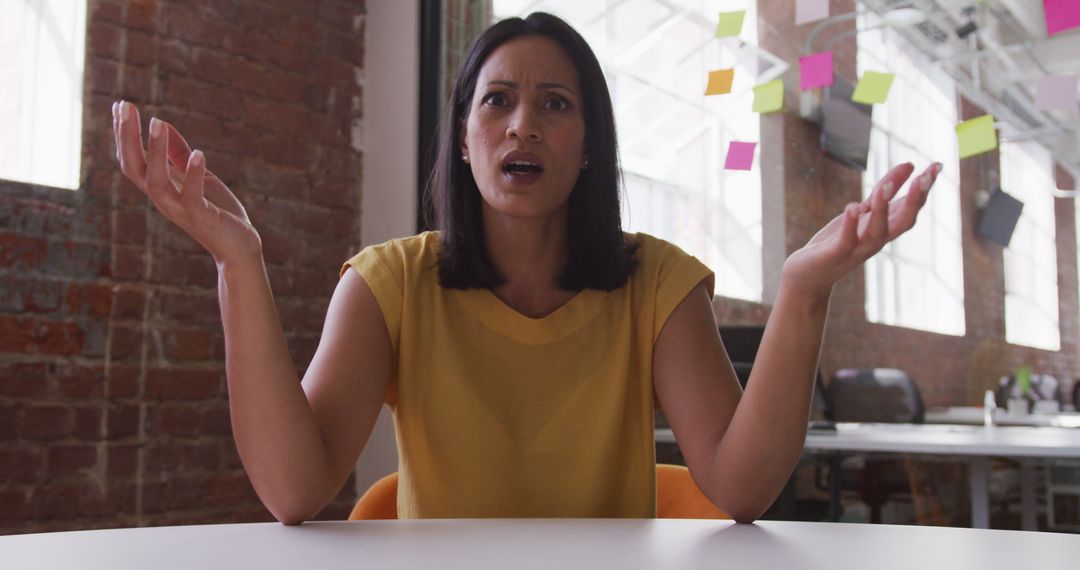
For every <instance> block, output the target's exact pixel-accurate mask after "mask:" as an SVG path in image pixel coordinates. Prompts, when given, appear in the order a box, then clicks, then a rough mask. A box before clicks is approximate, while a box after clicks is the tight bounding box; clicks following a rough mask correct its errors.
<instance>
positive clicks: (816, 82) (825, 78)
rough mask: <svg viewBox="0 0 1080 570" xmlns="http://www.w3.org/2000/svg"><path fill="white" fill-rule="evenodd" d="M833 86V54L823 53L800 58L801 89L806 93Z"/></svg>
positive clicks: (829, 52)
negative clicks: (814, 89) (817, 88)
mask: <svg viewBox="0 0 1080 570" xmlns="http://www.w3.org/2000/svg"><path fill="white" fill-rule="evenodd" d="M832 84H833V61H832V52H831V51H823V52H821V53H815V54H811V55H806V56H803V57H800V58H799V89H802V90H803V91H806V90H807V89H813V88H815V87H825V86H827V85H832Z"/></svg>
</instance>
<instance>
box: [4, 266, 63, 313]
mask: <svg viewBox="0 0 1080 570" xmlns="http://www.w3.org/2000/svg"><path fill="white" fill-rule="evenodd" d="M3 281H4V287H3V288H2V289H0V312H5V313H38V314H48V313H53V312H56V311H57V310H58V309H59V308H60V301H61V299H62V298H63V293H64V287H65V285H64V283H62V282H61V281H60V280H57V279H43V278H39V277H24V276H21V275H17V274H16V275H6V276H4V277H3Z"/></svg>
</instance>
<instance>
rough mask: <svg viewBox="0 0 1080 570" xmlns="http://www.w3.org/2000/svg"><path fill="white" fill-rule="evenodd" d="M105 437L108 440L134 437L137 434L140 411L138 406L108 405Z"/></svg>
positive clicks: (140, 416)
mask: <svg viewBox="0 0 1080 570" xmlns="http://www.w3.org/2000/svg"><path fill="white" fill-rule="evenodd" d="M106 418H107V419H106V422H107V423H106V434H105V435H106V437H107V438H108V439H109V440H117V439H123V438H126V437H134V436H136V435H138V433H139V422H140V421H141V419H142V411H141V408H140V406H139V405H138V404H115V403H114V404H110V405H109V409H108V412H107V414H106Z"/></svg>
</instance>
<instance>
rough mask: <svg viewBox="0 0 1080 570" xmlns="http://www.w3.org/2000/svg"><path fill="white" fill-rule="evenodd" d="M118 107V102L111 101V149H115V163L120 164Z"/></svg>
mask: <svg viewBox="0 0 1080 570" xmlns="http://www.w3.org/2000/svg"><path fill="white" fill-rule="evenodd" d="M118 107H120V102H119V101H113V104H112V134H113V148H114V149H116V163H117V164H119V163H120V111H119V110H118Z"/></svg>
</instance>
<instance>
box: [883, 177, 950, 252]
mask: <svg viewBox="0 0 1080 570" xmlns="http://www.w3.org/2000/svg"><path fill="white" fill-rule="evenodd" d="M941 168H942V166H941V163H939V162H935V163H934V164H932V165H930V166H929V167H928V168H927V169H926V170H925V171H923V173H922V174H920V175H919V176H918V177H916V178H915V180H913V181H912V182H911V184H910V185H909V187H908V192H907V195H905V196H904V198H903V201H902V202H901V203H900V207H899V208H894V210H895V211H894V212H890V215H889V239H890V240H893V239H896V238H897V237H898V236H900V234H903V233H904V232H906V231H908V230H910V229H911V228H912V227H913V226H914V225H915V220H916V219H917V218H918V216H919V211H921V210H922V207H923V206H924V205H925V204H926V200H927V197H928V196H929V192H930V188H932V187H933V185H934V182H936V181H937V176H938V174H940V173H941Z"/></svg>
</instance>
